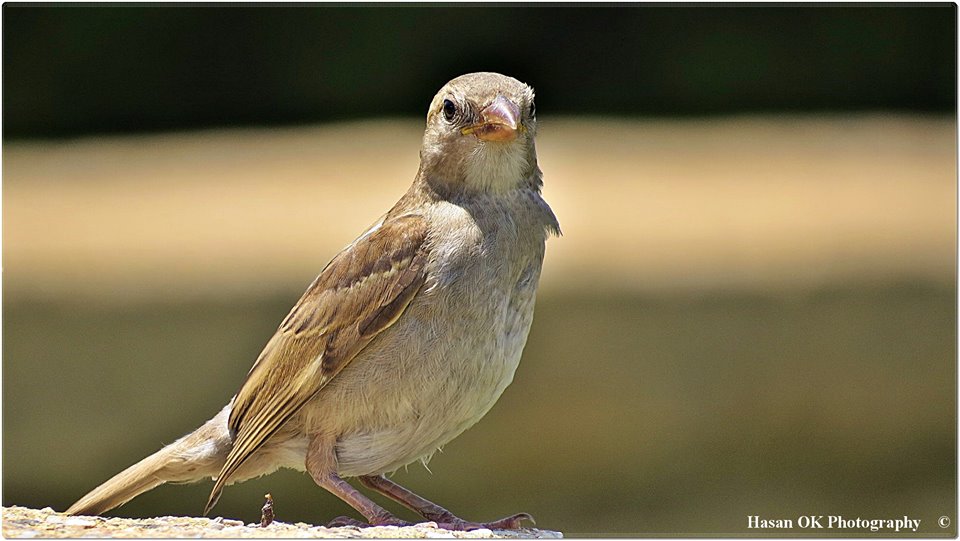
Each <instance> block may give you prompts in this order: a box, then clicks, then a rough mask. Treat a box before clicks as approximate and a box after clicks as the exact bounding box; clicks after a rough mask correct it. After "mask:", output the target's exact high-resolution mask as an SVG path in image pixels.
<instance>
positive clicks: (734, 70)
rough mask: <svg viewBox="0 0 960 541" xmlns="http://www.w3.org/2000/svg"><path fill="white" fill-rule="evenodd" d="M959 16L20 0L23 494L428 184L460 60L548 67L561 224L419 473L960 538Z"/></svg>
mask: <svg viewBox="0 0 960 541" xmlns="http://www.w3.org/2000/svg"><path fill="white" fill-rule="evenodd" d="M956 14H957V10H956V7H955V6H954V5H952V4H942V5H933V6H926V7H921V6H909V7H903V6H887V5H884V6H872V7H871V6H854V7H822V6H813V5H811V6H802V7H774V6H767V5H751V6H741V7H720V6H717V7H667V6H605V7H602V6H575V5H569V6H562V7H559V6H552V7H519V6H497V7H489V6H479V5H471V6H468V7H451V6H424V7H414V6H390V7H369V6H299V7H279V6H271V7H254V6H249V7H224V6H214V7H210V6H177V7H144V6H140V7H120V6H109V7H90V6H62V5H61V6H53V5H46V6H24V5H18V4H11V3H5V4H4V5H3V271H4V272H3V459H2V460H3V504H4V505H28V506H33V507H44V506H52V507H53V508H55V509H57V510H63V509H65V508H66V507H67V506H68V505H69V504H70V503H72V502H73V501H74V500H76V499H77V498H78V497H80V496H81V495H83V494H84V493H85V492H86V491H87V490H89V489H91V488H93V487H94V486H95V485H97V484H98V483H100V482H101V481H103V480H105V479H106V478H108V477H109V476H111V475H113V474H114V473H116V472H118V471H120V470H121V469H122V468H124V467H126V466H127V465H129V464H131V463H133V462H135V461H137V460H139V459H140V458H142V457H144V456H146V455H147V454H149V453H151V452H153V451H154V450H156V449H157V448H158V447H159V446H160V445H161V444H163V443H169V442H171V441H173V440H174V439H176V438H177V437H179V436H181V435H182V434H184V433H186V432H188V431H189V430H192V429H193V428H194V427H196V426H198V425H199V424H200V423H201V422H203V421H204V420H206V419H207V418H208V417H210V416H211V415H213V414H214V413H215V412H217V411H218V410H219V409H220V408H221V407H222V405H223V404H224V403H225V402H226V401H227V400H228V399H229V397H230V396H231V395H232V394H233V393H234V392H235V391H236V389H237V388H238V386H239V385H240V383H241V381H242V378H243V377H244V375H245V374H246V371H247V370H248V369H249V367H250V365H251V364H252V362H253V360H254V359H255V358H256V356H257V354H258V353H259V351H260V349H261V348H262V346H263V344H264V343H265V342H266V340H267V339H268V338H269V337H270V335H271V334H272V332H273V331H274V330H275V328H276V326H277V324H278V323H279V321H280V320H281V319H282V318H283V316H284V315H285V314H286V312H287V310H288V309H289V308H290V306H291V305H292V304H293V303H294V302H295V301H296V300H297V298H298V297H299V295H300V294H301V292H302V291H303V289H304V288H305V287H306V286H307V284H309V282H310V281H311V280H312V279H313V277H314V276H315V274H316V273H317V272H319V270H320V269H321V268H322V267H323V265H324V264H325V263H326V262H327V261H328V259H329V258H330V257H331V256H332V255H334V254H335V253H336V252H337V251H338V250H339V249H340V248H341V247H342V246H344V245H346V244H347V243H349V242H350V241H351V240H352V239H353V238H354V237H355V236H356V235H357V234H359V233H360V232H361V231H362V230H363V228H365V227H366V226H367V225H369V224H370V223H371V222H372V221H373V220H374V219H375V218H376V217H377V216H379V215H380V214H381V213H382V212H384V211H385V210H386V209H388V208H389V206H390V205H391V204H392V203H393V202H394V201H395V200H396V199H397V198H398V197H399V196H400V195H401V194H402V193H403V191H404V190H405V189H406V187H407V185H408V184H409V183H410V181H411V180H412V178H413V176H414V174H415V173H416V170H417V163H418V156H417V151H418V148H419V143H420V136H421V130H422V126H423V118H424V116H425V113H426V107H427V105H428V104H429V102H430V99H431V98H432V96H433V94H434V93H435V92H436V91H437V89H439V88H440V87H441V86H442V85H443V84H444V83H445V82H446V81H447V80H449V79H451V78H453V77H455V76H457V75H459V74H462V73H466V72H471V71H479V70H491V71H500V72H503V73H507V74H509V75H512V76H514V77H517V78H519V79H521V80H523V81H525V82H528V83H530V84H531V85H533V86H534V87H535V88H536V89H537V91H538V96H537V106H538V115H539V116H540V136H539V139H538V150H539V155H540V164H541V168H542V169H543V170H544V173H545V188H544V193H545V197H546V198H547V200H548V201H549V202H550V203H551V204H552V206H553V208H554V210H555V211H556V214H557V216H558V217H559V219H560V222H561V225H562V226H563V229H564V233H565V234H564V236H563V237H561V238H555V239H551V240H550V241H549V243H548V248H547V256H546V261H545V266H544V272H543V279H542V285H541V293H540V297H539V300H538V307H537V313H536V318H535V321H534V325H533V329H532V331H531V335H530V339H529V342H528V345H527V348H526V350H525V354H524V360H523V362H522V363H521V366H520V369H519V371H518V373H517V376H516V378H515V380H514V383H513V385H512V386H511V387H509V388H508V389H507V391H506V392H505V394H504V396H503V398H502V399H501V400H500V402H499V403H498V404H497V406H496V407H495V408H494V409H493V410H492V411H491V412H490V414H488V415H487V417H486V418H485V419H484V420H483V421H482V422H481V423H479V424H478V425H477V426H476V427H474V428H472V429H471V430H469V431H467V432H466V433H465V434H464V435H462V436H461V437H460V438H458V439H457V440H455V441H453V442H452V443H451V444H449V445H448V446H447V447H446V448H445V449H444V452H443V453H440V454H437V455H436V456H435V457H434V459H433V461H432V462H431V464H430V467H431V469H432V471H433V473H432V474H431V473H429V472H427V471H426V470H424V469H423V468H422V467H420V466H419V465H415V466H411V467H410V468H409V470H401V471H399V472H397V474H396V475H395V476H394V479H396V480H398V481H399V482H401V483H403V484H406V485H407V486H409V487H410V488H412V489H414V490H416V491H418V492H420V493H422V494H423V495H424V496H426V497H428V498H431V499H433V500H435V501H437V502H439V503H441V504H442V505H444V506H446V507H448V508H449V509H451V510H452V511H454V512H456V513H458V514H461V515H462V516H465V517H467V518H470V519H473V520H489V519H493V518H496V517H500V516H504V515H506V514H510V513H515V512H519V511H526V512H529V513H531V514H532V515H533V516H535V517H536V518H537V521H538V522H537V524H538V526H540V527H543V528H548V529H555V530H562V531H564V532H565V533H566V534H567V535H570V536H574V535H600V534H603V535H634V536H643V535H656V536H674V535H681V536H682V535H686V536H691V535H694V536H695V535H724V534H739V535H750V534H756V533H758V532H757V531H756V530H747V516H749V515H761V516H763V517H767V518H794V519H795V518H796V517H798V516H800V515H809V514H813V515H821V514H824V515H826V514H841V515H844V516H846V517H858V516H859V517H863V518H896V517H900V516H903V515H908V516H910V517H911V518H920V519H921V520H922V523H921V532H922V533H924V534H926V535H937V534H948V535H950V536H955V535H956V534H957V530H956V526H955V524H956V522H957V517H956V512H957V500H956V486H957V485H956V482H957V468H956V454H957V449H956V441H957V440H956V438H957V431H956V427H957V418H956V410H957V402H956V396H957V395H956V391H957V389H956V380H957V372H956V356H957V350H956V347H957V334H956V331H957V319H956V294H957V291H956V260H957V252H956V245H957V236H956V213H957V203H956V202H957V189H956V177H957V136H956V133H957V124H956V109H955V107H956V93H957V87H956V71H957V62H956V59H957V56H956V43H957V42H956V23H957V20H956ZM209 488H210V483H206V482H205V483H200V484H197V485H191V486H164V487H161V488H159V489H157V490H155V491H153V492H151V493H148V494H146V495H144V496H141V497H140V498H138V499H136V500H134V501H133V502H131V503H129V504H128V505H126V506H125V507H123V508H121V509H119V510H117V511H114V512H113V514H116V515H120V516H156V515H170V514H173V515H196V514H197V513H199V512H200V510H201V509H202V507H203V503H204V502H205V498H206V495H207V492H208V490H209ZM266 492H271V493H272V494H273V495H274V497H275V500H276V506H275V507H276V510H277V518H278V519H279V520H283V521H286V522H296V521H305V522H312V523H323V522H325V521H327V520H329V519H331V518H333V517H334V516H337V515H341V514H345V513H351V512H352V511H351V510H350V509H349V508H347V506H346V505H345V504H342V503H341V502H339V501H338V500H337V499H336V498H335V497H333V496H331V495H329V494H327V493H326V492H325V491H323V490H321V489H319V488H316V487H315V485H314V484H313V482H312V481H311V480H310V478H309V477H308V476H306V475H304V474H300V473H297V472H292V471H282V472H279V473H277V474H274V475H271V476H268V477H265V478H262V479H258V480H255V481H250V482H247V483H244V484H242V485H237V486H233V487H230V488H228V489H227V490H226V492H225V494H224V496H223V498H222V500H221V502H220V504H219V505H218V507H217V508H216V509H215V513H216V514H222V515H223V516H225V517H232V518H240V519H242V520H245V521H247V522H250V521H254V520H257V519H258V518H259V516H260V512H259V510H260V506H261V505H262V503H263V498H262V496H263V494H264V493H266ZM387 505H388V506H389V507H390V508H391V509H394V510H395V511H397V512H399V513H401V514H402V516H405V517H407V518H413V517H412V516H410V515H409V514H408V513H406V512H405V511H402V510H399V509H397V508H396V506H393V505H392V504H387ZM940 516H948V517H951V519H952V522H953V525H951V526H950V527H949V528H948V529H946V530H943V529H940V528H939V527H938V526H936V521H937V518H938V517H940ZM760 533H767V532H760ZM792 533H794V534H797V533H799V532H798V531H797V530H794V531H793V532H792ZM815 533H816V532H815ZM848 533H849V532H848Z"/></svg>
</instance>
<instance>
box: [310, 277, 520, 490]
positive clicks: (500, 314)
mask: <svg viewBox="0 0 960 541" xmlns="http://www.w3.org/2000/svg"><path fill="white" fill-rule="evenodd" d="M529 272H532V273H534V274H536V275H539V266H537V268H536V269H531V270H530V271H529ZM511 282H512V283H510V284H509V285H507V284H498V286H497V287H492V288H486V289H485V291H478V292H473V293H463V292H445V293H441V294H440V295H458V296H460V298H458V299H450V298H447V299H442V298H440V299H430V298H429V296H427V297H426V299H425V301H424V302H421V303H419V304H416V305H413V306H411V307H409V308H408V313H407V314H405V317H404V318H402V319H401V321H398V322H397V324H396V325H395V326H394V327H393V328H391V329H390V331H391V332H389V333H384V336H383V338H382V339H378V340H376V341H375V342H373V343H371V344H370V346H368V348H367V349H366V350H365V351H364V353H363V354H362V355H361V356H359V357H358V358H357V359H355V360H354V361H353V362H352V363H351V364H350V365H349V366H348V367H347V368H346V369H345V370H344V371H343V372H342V373H341V374H340V375H339V376H338V377H337V378H336V379H335V380H334V381H332V382H331V383H330V384H329V386H328V388H326V389H324V392H323V393H322V395H323V396H321V397H318V407H317V408H311V410H312V411H315V412H317V415H316V416H315V417H314V418H313V419H312V420H311V422H310V424H311V425H312V426H314V427H317V428H319V429H320V430H321V431H327V430H331V429H332V431H333V433H334V434H335V435H336V438H337V461H338V473H340V475H343V476H348V477H350V476H357V475H371V474H380V473H386V472H391V471H394V470H396V469H398V468H400V467H401V466H405V465H407V464H410V463H411V462H414V461H417V460H426V459H428V458H429V456H430V455H432V454H433V452H435V451H436V450H437V449H438V448H440V447H441V446H443V445H444V444H446V443H447V442H449V441H450V440H452V439H453V438H455V437H456V436H457V435H459V434H460V433H461V432H463V431H464V430H466V429H467V428H469V427H470V426H472V425H473V424H474V423H476V422H477V421H479V420H480V418H482V417H483V416H484V414H486V413H487V411H489V410H490V408H491V407H493V405H494V403H495V402H496V401H497V399H498V398H499V397H500V395H501V394H502V393H503V391H504V389H505V388H506V387H507V385H509V384H510V382H511V381H512V380H513V375H514V372H515V371H516V369H517V365H518V363H519V362H520V356H521V353H522V351H523V346H524V344H525V343H526V339H527V334H528V332H529V330H530V324H531V322H532V319H533V308H534V301H535V288H536V276H525V277H522V278H521V280H520V282H523V283H518V281H517V279H516V278H513V280H511ZM463 306H469V307H470V309H466V310H465V309H463ZM454 307H458V308H457V309H454ZM407 316H409V317H407ZM347 403H349V404H350V405H349V406H346V404H347ZM347 410H349V413H348V412H347ZM334 411H336V412H337V414H334V415H330V414H329V413H327V412H334Z"/></svg>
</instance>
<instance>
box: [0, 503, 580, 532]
mask: <svg viewBox="0 0 960 541" xmlns="http://www.w3.org/2000/svg"><path fill="white" fill-rule="evenodd" d="M2 509H3V536H4V537H5V538H20V539H24V538H31V537H69V538H80V537H91V538H97V537H150V538H164V537H167V538H169V537H173V538H185V537H219V538H240V537H269V538H295V537H319V538H333V539H376V538H392V539H397V538H399V539H560V538H562V537H563V534H561V533H560V532H554V531H550V530H538V529H536V528H524V529H522V530H494V531H491V530H473V531H470V532H453V531H450V530H444V529H441V528H438V527H437V525H436V524H435V523H433V522H424V523H422V524H416V525H414V526H407V527H402V528H400V527H397V526H376V527H370V528H356V527H352V526H348V527H342V528H327V527H324V526H313V525H311V524H305V523H303V522H298V523H296V524H288V523H285V522H280V521H275V522H273V523H272V524H270V525H269V526H267V527H266V528H261V527H260V525H259V524H246V525H245V524H244V523H243V522H241V521H239V520H231V519H226V518H223V517H217V518H214V519H209V518H194V517H157V518H143V519H132V518H104V517H73V516H68V515H64V514H63V513H58V512H56V511H54V510H53V509H51V508H49V507H45V508H43V509H40V510H37V509H30V508H27V507H19V506H12V507H3V508H2Z"/></svg>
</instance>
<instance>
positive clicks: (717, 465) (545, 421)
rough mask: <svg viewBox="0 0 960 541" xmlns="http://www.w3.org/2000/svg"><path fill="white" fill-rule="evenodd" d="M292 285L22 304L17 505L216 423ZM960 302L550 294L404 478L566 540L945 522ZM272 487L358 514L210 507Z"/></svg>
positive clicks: (307, 489) (238, 511) (852, 291)
mask: <svg viewBox="0 0 960 541" xmlns="http://www.w3.org/2000/svg"><path fill="white" fill-rule="evenodd" d="M297 293H298V292H293V291H291V292H288V294H283V295H278V296H277V297H275V298H270V299H261V300H256V299H242V300H236V301H234V302H226V301H223V302H200V301H196V302H191V303H185V304H164V303H159V302H158V303H144V304H140V305H137V304H133V305H127V306H123V307H121V306H111V305H98V304H96V303H75V302H62V303H46V304H44V303H36V302H29V303H28V302H24V303H17V304H12V305H11V304H9V303H7V304H5V305H4V309H3V318H4V326H3V356H4V378H3V395H4V403H3V406H4V423H3V440H4V453H3V472H4V481H3V503H4V505H11V504H20V505H30V506H36V507H43V506H47V505H51V506H53V507H54V508H55V509H60V510H62V509H64V508H65V507H66V506H68V505H69V504H70V503H72V501H73V500H74V499H76V498H78V497H79V496H81V495H82V494H83V493H85V492H86V491H87V490H89V489H91V488H93V486H95V485H96V484H97V483H99V482H101V481H103V480H105V479H106V478H107V477H109V476H111V475H113V474H114V473H116V472H118V471H119V470H120V469H122V468H124V467H126V466H127V465H129V464H131V463H133V462H134V461H136V460H139V459H140V458H142V457H143V456H146V455H147V454H149V453H151V452H153V451H154V450H156V449H157V448H159V446H160V445H161V444H162V443H165V442H166V443H169V442H170V441H172V440H173V439H175V438H177V437H179V436H180V435H181V434H183V433H185V432H187V431H189V430H190V429H192V428H193V427H195V426H197V425H199V424H200V423H201V422H202V421H204V420H205V419H206V418H207V417H209V416H210V415H212V414H213V413H214V412H216V411H217V410H219V408H220V407H221V406H222V405H223V404H224V403H225V402H226V401H227V400H228V398H229V396H230V395H231V394H232V393H233V392H234V391H235V390H236V389H237V387H238V386H239V385H240V382H241V379H242V378H243V375H244V374H245V372H246V370H247V369H248V368H249V366H250V364H251V362H252V360H253V359H254V358H255V357H256V355H257V353H258V352H259V349H260V348H261V347H262V344H263V341H264V340H266V338H267V337H269V336H270V334H271V332H272V331H273V329H274V328H275V327H276V324H277V322H278V321H279V320H280V319H281V318H282V317H283V315H284V314H285V313H286V310H287V308H288V307H289V305H290V304H291V303H292V302H293V301H294V300H295V298H296V297H297ZM955 298H956V289H955V287H953V286H943V285H936V284H909V285H908V284H888V285H886V286H873V287H866V286H862V285H856V284H848V285H838V286H836V287H832V288H826V289H821V290H819V291H813V292H807V293H788V292H782V293H777V294H759V293H735V292H726V293H724V292H718V293H714V294H692V293H691V294H673V295H667V294H663V295H660V296H655V295H642V296H638V295H617V294H598V295H594V294H591V293H590V292H588V291H584V292H580V293H568V294H556V295H553V296H544V297H542V298H541V299H540V302H539V306H538V308H537V315H536V320H535V322H534V328H533V331H532V334H531V337H530V341H529V343H528V346H527V348H526V351H525V354H524V360H523V362H522V363H521V365H520V369H519V371H518V373H517V377H516V379H515V381H514V383H513V385H512V386H511V387H509V388H508V389H507V391H506V393H505V394H504V396H503V398H502V399H501V401H500V402H499V403H498V404H497V406H496V407H494V409H493V410H492V411H491V412H490V414H488V415H487V417H486V418H485V419H484V420H482V421H481V422H480V423H479V424H478V425H477V426H476V427H474V428H472V429H471V430H468V431H467V432H466V433H465V434H463V435H462V436H461V437H460V438H458V439H456V440H455V441H453V442H452V443H450V444H449V445H448V446H447V447H446V448H445V449H444V452H443V453H438V454H437V455H436V456H435V457H434V459H433V461H432V462H431V464H430V466H431V469H432V470H433V472H434V473H433V474H430V473H428V472H426V471H425V470H424V469H423V468H422V467H420V466H419V465H418V464H417V465H412V466H410V468H409V471H402V470H401V471H400V472H398V473H397V475H396V476H395V479H397V480H399V481H400V482H401V483H406V484H408V485H409V486H410V487H411V488H413V489H415V490H417V491H419V492H421V493H422V494H423V495H425V496H427V497H430V498H433V499H435V500H436V501H438V502H440V503H441V504H443V505H445V506H448V507H449V508H450V509H452V510H453V511H455V512H459V513H461V514H462V515H464V516H467V517H468V518H472V519H492V518H495V517H499V516H503V515H506V514H508V513H514V512H518V511H527V512H530V513H532V514H533V515H534V516H535V517H536V518H537V520H538V524H539V525H540V526H541V527H544V528H550V529H558V530H563V531H564V532H566V533H567V534H568V535H573V534H608V535H614V534H634V535H642V534H658V535H682V534H687V535H696V534H707V533H709V534H714V535H717V534H723V533H738V534H747V533H751V532H748V531H747V530H746V516H747V515H751V514H760V515H763V516H769V517H796V516H797V515H799V514H804V513H813V514H827V513H829V514H844V515H849V516H852V517H855V516H862V517H864V518H867V517H870V518H877V517H896V516H902V515H904V514H907V515H910V516H911V517H913V518H921V519H922V520H923V523H922V531H923V532H927V533H931V534H932V533H938V534H939V533H943V532H944V530H940V529H939V528H938V527H937V526H936V525H935V521H936V518H937V517H939V516H941V515H950V516H953V513H955V511H956V504H957V501H956V492H955V488H956V485H955V480H956V473H957V472H956V463H955V457H956V447H955V442H956V437H957V433H956V426H957V421H956V417H955V412H956V407H957V403H956V364H955V359H956V353H957V352H956V343H957V335H956V329H957V319H956V306H955ZM209 489H210V483H200V484H197V485H191V486H164V487H161V488H159V489H157V490H155V491H153V492H150V493H148V494H145V495H143V496H141V497H140V498H138V499H136V500H134V501H133V502H131V503H130V504H128V505H127V506H125V507H123V508H121V509H120V510H119V511H114V513H115V514H119V515H122V516H156V515H167V514H186V515H190V514H196V513H198V512H199V511H200V509H201V508H202V507H203V503H204V502H205V499H206V494H207V492H208V491H209ZM266 492H271V493H272V494H273V495H274V497H275V499H276V502H277V504H276V509H277V516H278V519H279V520H283V521H298V520H302V521H307V522H312V523H320V522H323V521H325V520H329V519H331V518H333V517H334V516H337V515H341V514H353V513H352V510H350V509H349V508H348V507H347V506H346V505H345V504H343V503H342V502H339V501H338V500H337V499H336V498H335V497H333V496H332V495H330V494H328V493H326V492H325V491H323V490H322V489H320V488H318V487H316V486H315V485H314V484H313V482H312V481H311V480H310V478H309V476H307V475H305V474H300V473H296V472H292V471H282V472H279V473H276V474H273V475H270V476H267V477H264V478H261V479H258V480H254V481H249V482H247V483H243V484H241V485H235V486H232V487H229V488H228V489H227V490H226V492H225V494H224V497H223V499H222V500H221V502H220V504H219V505H218V507H217V508H216V509H215V513H216V514H222V515H224V516H227V517H238V518H242V519H243V520H245V521H248V522H250V521H255V520H257V519H258V517H259V509H260V506H261V505H262V503H263V501H262V500H263V498H262V496H263V494H264V493H266ZM387 505H388V507H390V508H391V509H394V510H395V511H397V512H399V513H400V514H402V515H403V516H408V517H409V518H413V517H410V516H409V513H407V512H405V511H402V510H401V509H397V508H396V506H395V505H393V504H389V503H388V504H387ZM951 532H952V533H951ZM794 533H796V532H794ZM947 533H951V535H955V533H956V530H955V529H954V530H949V531H947Z"/></svg>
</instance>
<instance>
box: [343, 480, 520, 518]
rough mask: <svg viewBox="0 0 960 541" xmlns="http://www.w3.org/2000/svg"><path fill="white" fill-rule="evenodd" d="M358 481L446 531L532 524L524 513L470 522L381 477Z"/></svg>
mask: <svg viewBox="0 0 960 541" xmlns="http://www.w3.org/2000/svg"><path fill="white" fill-rule="evenodd" d="M359 479H360V482H361V483H362V484H363V485H364V486H366V487H368V488H371V489H373V490H375V491H377V492H379V493H381V494H383V495H384V496H387V497H388V498H390V499H392V500H394V501H396V502H397V503H400V504H402V505H403V506H405V507H407V508H408V509H411V510H412V511H416V512H417V513H420V514H421V515H423V518H425V519H427V520H432V521H433V522H436V523H437V525H438V526H440V527H441V528H445V529H447V530H476V529H479V528H487V529H490V530H516V529H519V528H521V527H522V521H524V520H529V521H530V522H533V517H531V516H530V515H528V514H526V513H517V514H516V515H512V516H509V517H506V518H502V519H500V520H496V521H493V522H470V521H467V520H463V519H462V518H459V517H458V516H456V515H454V514H453V513H451V512H450V511H447V510H446V509H444V508H443V507H440V506H439V505H437V504H435V503H433V502H431V501H430V500H427V499H425V498H421V497H420V496H417V495H416V494H414V493H413V492H411V491H409V490H407V489H405V488H403V487H402V486H400V485H398V484H396V483H394V482H393V481H391V480H389V479H387V478H386V477H384V476H382V475H365V476H362V477H360V478H359Z"/></svg>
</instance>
